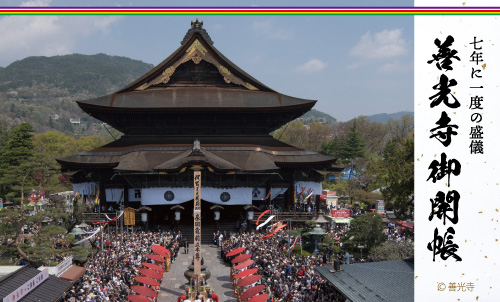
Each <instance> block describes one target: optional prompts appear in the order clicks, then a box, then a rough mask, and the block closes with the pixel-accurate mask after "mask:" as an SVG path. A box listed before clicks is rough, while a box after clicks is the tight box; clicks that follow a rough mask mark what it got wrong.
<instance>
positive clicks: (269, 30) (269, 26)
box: [252, 20, 293, 40]
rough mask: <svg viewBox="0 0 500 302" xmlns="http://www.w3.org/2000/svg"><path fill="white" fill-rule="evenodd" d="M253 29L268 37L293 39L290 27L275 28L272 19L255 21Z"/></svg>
mask: <svg viewBox="0 0 500 302" xmlns="http://www.w3.org/2000/svg"><path fill="white" fill-rule="evenodd" d="M252 29H254V30H255V31H257V32H258V33H260V34H261V35H264V36H265V37H266V38H268V39H274V40H291V39H293V33H292V31H291V30H290V29H285V28H275V26H274V24H273V21H272V20H264V21H253V23H252Z"/></svg>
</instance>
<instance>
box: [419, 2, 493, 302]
mask: <svg viewBox="0 0 500 302" xmlns="http://www.w3.org/2000/svg"><path fill="white" fill-rule="evenodd" d="M492 2H496V4H500V1H467V2H464V1H428V0H416V1H415V6H447V7H450V8H451V7H453V6H456V7H463V6H464V5H467V6H481V5H490V6H491V5H492V4H493V3H492ZM499 28H500V19H499V18H498V17H496V16H487V15H485V16H479V15H477V16H462V15H446V16H443V15H434V16H430V15H429V16H415V62H414V66H415V196H416V199H415V221H416V224H415V225H416V227H415V301H443V302H444V301H499V296H500V295H499V294H500V287H499V286H498V284H499V283H500V275H499V274H498V273H497V271H496V269H495V268H496V263H499V265H500V262H499V260H500V255H499V253H498V251H499V250H500V245H499V242H498V239H499V238H500V236H499V230H498V229H497V228H498V227H499V223H498V220H499V219H500V212H499V209H500V203H499V202H498V199H497V196H498V195H499V194H500V185H499V184H500V175H499V172H500V171H499V169H498V156H497V154H499V153H500V144H499V143H498V139H497V138H496V137H495V136H496V134H497V133H500V122H498V120H497V119H496V118H495V114H498V113H500V102H499V101H498V98H500V89H499V85H500V84H499V83H498V79H499V78H500V57H499V56H498V53H499V52H500V31H499V30H498V29H499Z"/></svg>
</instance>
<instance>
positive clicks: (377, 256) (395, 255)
mask: <svg viewBox="0 0 500 302" xmlns="http://www.w3.org/2000/svg"><path fill="white" fill-rule="evenodd" d="M370 257H371V258H372V259H373V261H393V260H402V259H408V258H413V257H414V247H413V242H408V241H401V242H397V241H387V242H386V243H385V244H383V245H380V246H377V247H375V248H374V249H372V250H371V251H370Z"/></svg>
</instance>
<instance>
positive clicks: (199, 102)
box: [77, 20, 316, 134]
mask: <svg viewBox="0 0 500 302" xmlns="http://www.w3.org/2000/svg"><path fill="white" fill-rule="evenodd" d="M315 103H316V101H313V100H306V99H300V98H295V97H291V96H287V95H284V94H281V93H278V92H276V91H274V90H272V89H271V88H269V87H267V86H266V85H264V84H262V83H261V82H259V81H258V80H256V79H255V78H253V77H252V76H250V75H249V74H247V73H246V72H245V71H243V70H242V69H241V68H239V67H238V66H237V65H236V64H234V63H233V62H231V61H230V60H229V59H227V58H226V57H225V56H224V55H223V54H222V53H220V52H219V51H218V50H217V49H216V48H215V47H214V46H213V42H212V39H211V38H210V36H209V35H208V33H207V32H206V31H205V29H203V22H198V20H197V21H196V22H192V23H191V28H190V29H189V31H188V32H187V34H186V36H185V37H184V39H183V41H182V42H181V46H180V47H179V48H178V49H177V50H175V51H174V52H173V53H172V54H171V55H170V56H169V57H168V58H166V59H165V60H164V61H163V62H161V63H160V64H159V65H157V66H156V67H154V68H153V69H151V70H150V71H149V72H148V73H146V74H145V75H143V76H142V77H140V78H139V79H137V80H135V81H134V82H132V83H130V84H129V85H127V86H126V87H124V88H123V89H121V90H119V91H117V92H115V93H113V94H110V95H105V96H102V97H98V98H94V99H89V100H83V101H78V102H77V104H78V105H79V106H80V107H81V108H82V109H83V110H84V111H85V112H87V113H88V114H89V115H91V116H93V117H94V118H97V119H99V120H101V121H103V122H106V123H108V124H110V125H111V126H113V127H114V128H116V129H118V130H120V131H122V132H124V133H130V134H132V133H135V134H144V133H148V131H149V133H151V131H150V130H151V129H152V128H151V127H150V125H146V126H145V127H143V126H144V125H143V123H142V122H143V121H150V122H152V123H153V124H154V125H155V129H158V131H160V132H161V130H162V129H175V128H178V127H179V124H178V123H177V122H176V121H175V119H172V116H171V115H172V114H183V115H184V116H183V118H182V119H183V123H191V124H192V125H193V127H194V128H196V125H197V122H198V121H203V120H204V118H203V117H202V118H200V115H208V116H210V118H211V119H212V120H214V119H213V117H214V116H213V114H214V112H216V114H217V117H218V119H216V120H214V122H212V124H211V127H213V128H219V129H222V130H221V131H224V130H223V129H228V128H238V129H242V128H245V123H238V121H242V120H244V118H242V117H240V116H239V115H245V114H247V115H248V114H256V115H259V116H258V118H260V120H259V121H258V124H259V125H260V126H259V127H257V128H253V129H252V128H250V130H249V131H251V132H252V133H254V134H257V133H259V134H264V133H269V132H271V131H274V130H276V129H278V128H279V127H280V126H282V125H283V124H285V123H287V122H289V121H291V120H293V119H295V118H297V117H299V116H301V115H302V114H304V113H306V112H307V111H309V110H310V109H311V108H312V107H313V106H314V104H315ZM194 112H196V113H197V114H198V116H196V115H193V113H194ZM229 112H230V113H231V114H232V115H234V116H237V118H236V121H233V122H232V123H230V124H227V123H225V120H226V117H225V116H224V114H225V113H229ZM136 113H138V114H140V115H139V116H137V119H130V116H129V115H130V114H136ZM251 119H252V120H255V118H253V117H252V118H251ZM220 121H222V122H220ZM203 128H206V126H205V125H200V127H198V128H196V129H193V131H192V133H197V131H198V130H199V129H203ZM148 129H149V130H148Z"/></svg>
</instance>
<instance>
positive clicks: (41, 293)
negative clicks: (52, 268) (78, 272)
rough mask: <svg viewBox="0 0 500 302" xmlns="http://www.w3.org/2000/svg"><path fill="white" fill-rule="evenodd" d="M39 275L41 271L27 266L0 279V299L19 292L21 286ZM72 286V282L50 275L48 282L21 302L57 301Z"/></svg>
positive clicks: (40, 285)
mask: <svg viewBox="0 0 500 302" xmlns="http://www.w3.org/2000/svg"><path fill="white" fill-rule="evenodd" d="M39 273H40V271H39V270H37V269H36V268H32V267H30V266H29V265H25V266H23V267H22V268H20V269H18V270H16V271H14V272H13V273H11V274H9V275H7V276H4V277H3V278H1V279H0V299H3V298H5V297H7V295H9V294H10V293H12V292H13V291H15V290H17V289H18V288H19V287H20V286H22V285H24V284H25V283H26V282H28V281H29V280H31V279H32V278H33V277H35V276H36V275H38V274H39ZM71 285H72V283H71V282H68V281H65V280H62V279H59V278H57V277H55V276H52V275H49V278H48V279H47V280H45V281H43V282H42V283H41V284H39V285H38V286H37V287H36V288H35V289H33V290H32V291H31V292H29V294H27V295H26V296H24V297H23V298H22V299H20V300H19V301H21V302H31V301H33V302H36V301H47V302H50V301H57V300H58V299H59V297H61V295H62V294H63V293H64V292H65V291H66V290H68V288H70V286H71Z"/></svg>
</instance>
